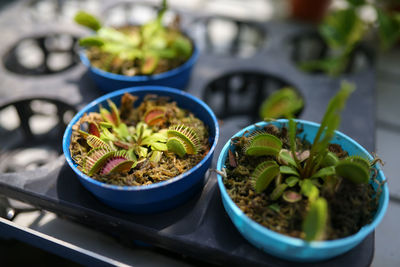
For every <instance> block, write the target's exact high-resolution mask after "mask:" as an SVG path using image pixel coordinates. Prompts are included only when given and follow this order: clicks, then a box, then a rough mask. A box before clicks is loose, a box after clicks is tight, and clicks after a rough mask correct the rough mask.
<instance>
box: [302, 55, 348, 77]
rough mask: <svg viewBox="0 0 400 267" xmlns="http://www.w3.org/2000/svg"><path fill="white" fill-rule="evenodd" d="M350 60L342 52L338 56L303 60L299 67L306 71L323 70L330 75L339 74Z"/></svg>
mask: <svg viewBox="0 0 400 267" xmlns="http://www.w3.org/2000/svg"><path fill="white" fill-rule="evenodd" d="M348 61H349V58H348V56H347V55H346V54H345V53H343V52H341V53H339V55H337V56H336V57H327V58H323V59H316V60H310V61H304V62H301V63H300V64H299V68H300V69H301V70H303V71H305V72H311V71H322V72H324V73H326V74H328V75H330V76H338V75H340V74H342V73H343V72H344V71H345V69H346V67H347V64H348Z"/></svg>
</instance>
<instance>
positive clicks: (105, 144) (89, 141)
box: [71, 96, 206, 179]
mask: <svg viewBox="0 0 400 267" xmlns="http://www.w3.org/2000/svg"><path fill="white" fill-rule="evenodd" d="M127 98H129V99H132V100H134V99H135V97H133V96H125V97H124V98H123V99H121V106H122V105H123V103H125V106H124V107H123V109H124V110H125V113H126V114H125V115H124V116H123V118H121V115H120V110H119V109H118V107H117V106H116V104H115V103H114V102H112V101H111V100H107V107H103V106H100V107H99V112H98V113H91V114H88V115H87V114H85V116H84V117H85V119H84V120H82V121H81V122H80V123H79V125H78V126H79V127H77V133H76V134H77V136H78V137H77V139H76V141H75V142H74V143H75V144H74V146H71V148H72V147H75V148H76V151H79V153H77V155H78V156H77V157H74V159H75V161H76V162H77V163H78V165H80V168H81V170H82V171H83V172H84V173H86V174H87V175H89V176H91V177H103V176H106V175H110V177H118V175H123V176H129V175H130V174H132V173H133V172H134V171H135V170H138V168H136V167H137V166H139V168H141V167H140V166H142V165H145V167H146V166H147V165H149V164H148V163H149V162H150V163H151V164H150V165H151V166H153V167H154V168H159V172H167V173H172V172H170V170H169V169H163V168H164V167H160V164H162V165H165V164H166V161H167V160H170V161H172V162H175V161H177V162H179V163H177V164H178V167H176V168H177V169H180V170H181V171H183V170H185V168H186V167H185V166H184V165H182V164H193V163H195V162H196V161H198V160H199V159H201V156H197V154H199V153H200V152H202V151H204V150H205V145H206V144H205V142H204V140H202V139H201V138H203V136H204V133H203V132H201V130H199V129H196V130H194V129H193V128H192V127H190V126H187V125H184V124H172V123H171V122H170V121H169V118H170V117H171V116H174V118H172V119H173V121H174V122H177V121H179V120H177V117H179V118H180V119H181V120H184V121H185V122H187V123H189V124H190V123H191V120H194V122H193V123H194V125H201V122H200V120H198V119H197V118H194V117H191V116H189V119H188V118H187V117H186V116H188V114H187V113H186V112H185V111H183V110H181V109H179V108H178V107H177V106H176V104H175V103H168V102H166V100H165V99H162V98H160V99H159V100H157V98H154V96H153V98H154V99H153V100H150V99H149V98H148V100H146V98H145V100H144V102H143V103H142V105H140V106H139V107H138V108H137V109H135V108H134V107H133V106H132V105H133V102H134V101H130V102H129V103H130V104H129V103H128V104H129V105H131V111H129V110H127V108H128V107H127V106H126V99H127ZM124 99H125V100H124ZM167 113H168V116H167ZM130 116H133V117H135V118H136V117H139V121H134V122H133V123H129V121H127V120H126V118H128V117H130ZM171 124H172V125H171ZM168 126H169V127H168ZM201 129H203V128H201ZM167 154H168V155H167ZM176 156H178V157H179V160H178V158H177V157H176ZM191 156H195V158H192V159H190V157H191ZM166 158H168V159H166ZM146 168H147V167H146ZM168 168H175V167H172V166H169V167H168ZM149 172H152V170H150V169H149ZM139 173H141V171H139ZM138 175H139V176H140V178H141V177H142V174H138ZM101 179H103V178H101Z"/></svg>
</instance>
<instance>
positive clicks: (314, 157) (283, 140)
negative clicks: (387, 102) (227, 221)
mask: <svg viewBox="0 0 400 267" xmlns="http://www.w3.org/2000/svg"><path fill="white" fill-rule="evenodd" d="M354 89H355V88H354V86H353V85H352V84H349V83H347V82H344V83H343V84H342V87H341V89H340V90H339V91H338V93H337V94H336V95H335V96H334V97H333V98H332V99H331V101H330V102H329V104H328V106H327V109H326V112H325V115H324V117H323V119H322V122H321V124H320V126H319V128H318V131H317V132H316V135H315V138H314V140H313V142H312V143H309V142H306V141H305V139H300V138H299V137H298V134H299V133H301V131H302V129H301V127H298V126H297V123H296V121H295V120H293V119H290V120H289V121H288V125H287V128H286V127H283V128H282V129H280V130H279V129H275V128H276V127H275V126H271V125H268V126H266V127H264V128H263V129H258V130H256V131H254V132H252V133H250V134H245V135H243V136H242V137H240V138H235V139H232V142H233V145H235V146H236V147H237V149H238V150H236V152H232V151H230V153H229V159H228V162H227V163H229V165H228V164H227V166H228V168H227V177H226V178H224V183H225V186H226V188H227V190H228V192H229V194H230V196H231V198H232V199H233V200H234V201H235V202H236V203H237V204H238V205H239V207H241V208H242V210H244V211H245V212H246V214H247V215H248V216H250V217H251V218H253V219H255V220H256V221H258V222H259V223H261V224H263V225H264V226H267V227H268V228H270V229H272V230H274V231H277V232H281V233H284V234H287V235H291V236H295V237H300V238H303V239H304V240H306V241H314V240H322V239H334V238H337V236H341V235H343V236H345V235H346V234H349V233H348V232H349V231H350V230H349V231H347V230H346V231H343V232H340V231H342V230H343V229H346V228H347V227H348V228H352V227H354V226H352V225H346V223H345V222H340V219H337V217H340V216H341V215H340V214H335V213H337V212H338V211H337V207H338V205H339V206H340V203H339V204H338V203H337V202H340V201H348V199H350V201H354V203H356V204H355V205H365V206H363V207H362V210H363V212H365V214H362V215H360V218H351V219H350V221H352V220H353V219H354V223H355V224H359V223H360V221H361V220H362V224H361V225H360V227H361V226H362V225H363V224H365V223H368V221H369V220H371V218H372V216H373V209H376V202H375V201H373V198H374V194H375V193H374V190H373V188H372V186H371V185H370V184H369V182H370V180H371V178H372V179H374V175H375V176H376V173H375V174H374V171H373V166H374V164H375V161H374V162H369V161H368V160H367V159H365V158H363V157H360V156H357V155H354V156H348V155H347V152H345V151H343V150H342V148H340V146H339V148H338V145H333V144H331V143H330V142H331V141H332V139H333V137H334V135H335V130H336V129H337V128H338V126H339V124H340V119H341V118H340V112H341V111H342V110H343V108H344V107H345V104H346V102H347V99H348V97H349V96H350V95H351V93H352V92H353V91H354ZM232 163H235V164H232ZM246 176H247V177H249V178H246ZM247 180H248V181H247ZM352 190H354V193H352ZM361 199H362V200H361ZM363 201H365V203H362V202H363ZM360 202H361V203H360ZM239 203H240V204H239ZM354 203H350V204H349V203H346V205H347V206H349V205H350V206H351V205H353V204H354ZM263 206H264V208H263ZM265 209H267V210H265ZM268 210H269V211H268ZM332 211H334V212H332ZM338 213H340V211H339V212H338ZM338 221H339V222H338ZM341 223H342V224H341ZM352 223H353V222H351V224H352ZM337 224H339V225H337ZM335 227H337V228H338V229H339V230H337V229H335ZM340 228H343V229H340ZM352 230H354V229H352ZM344 232H345V233H344Z"/></svg>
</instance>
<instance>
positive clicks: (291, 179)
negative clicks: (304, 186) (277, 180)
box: [285, 176, 300, 187]
mask: <svg viewBox="0 0 400 267" xmlns="http://www.w3.org/2000/svg"><path fill="white" fill-rule="evenodd" d="M299 180H300V179H299V178H298V177H296V176H290V177H288V178H286V180H285V183H286V184H287V185H288V186H289V187H293V186H295V185H296V184H297V182H298V181H299Z"/></svg>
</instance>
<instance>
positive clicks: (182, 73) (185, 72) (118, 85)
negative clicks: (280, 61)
mask: <svg viewBox="0 0 400 267" xmlns="http://www.w3.org/2000/svg"><path fill="white" fill-rule="evenodd" d="M79 56H80V59H81V61H82V63H83V64H84V65H85V66H86V67H88V68H89V73H90V75H91V77H92V78H93V80H94V81H95V83H96V84H97V86H98V87H99V89H100V90H102V91H104V92H113V91H115V90H118V89H122V88H128V87H132V86H146V85H160V86H166V87H172V88H178V89H181V90H183V89H185V87H186V86H187V84H188V82H189V78H190V74H191V73H192V69H193V66H194V64H195V63H196V61H197V58H198V57H199V50H198V49H197V47H196V46H194V49H193V53H192V56H191V57H190V58H189V59H188V60H187V61H186V62H185V63H184V64H183V65H181V66H179V67H177V68H175V69H172V70H170V71H166V72H163V73H159V74H154V75H140V76H126V75H120V74H115V73H111V72H107V71H104V70H101V69H99V68H96V67H93V66H92V65H91V63H90V60H89V58H88V57H87V56H86V53H85V51H84V50H82V51H81V52H80V54H79Z"/></svg>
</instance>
